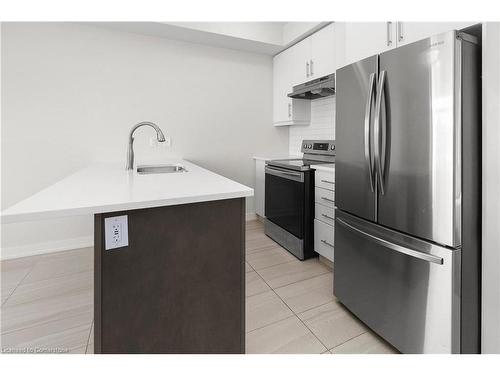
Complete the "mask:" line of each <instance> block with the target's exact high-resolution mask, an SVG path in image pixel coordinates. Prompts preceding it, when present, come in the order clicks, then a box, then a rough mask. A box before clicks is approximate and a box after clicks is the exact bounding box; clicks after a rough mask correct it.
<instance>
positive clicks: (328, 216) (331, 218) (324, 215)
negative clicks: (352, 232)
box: [321, 214, 335, 220]
mask: <svg viewBox="0 0 500 375" xmlns="http://www.w3.org/2000/svg"><path fill="white" fill-rule="evenodd" d="M321 216H323V217H326V218H327V219H330V220H335V218H333V217H331V216H330V215H327V214H321Z"/></svg>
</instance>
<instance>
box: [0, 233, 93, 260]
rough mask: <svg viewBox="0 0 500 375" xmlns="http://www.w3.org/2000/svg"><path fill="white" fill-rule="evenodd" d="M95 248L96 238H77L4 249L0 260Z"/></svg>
mask: <svg viewBox="0 0 500 375" xmlns="http://www.w3.org/2000/svg"><path fill="white" fill-rule="evenodd" d="M92 246H94V237H92V236H86V237H76V238H68V239H65V240H59V241H49V242H43V243H35V244H29V245H23V246H9V247H3V248H2V251H1V253H0V259H1V260H6V259H14V258H23V257H28V256H32V255H40V254H48V253H55V252H58V251H65V250H73V249H80V248H82V247H92Z"/></svg>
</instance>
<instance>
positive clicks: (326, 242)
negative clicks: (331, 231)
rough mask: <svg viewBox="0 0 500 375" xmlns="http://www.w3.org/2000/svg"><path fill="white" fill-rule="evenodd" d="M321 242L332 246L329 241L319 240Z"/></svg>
mask: <svg viewBox="0 0 500 375" xmlns="http://www.w3.org/2000/svg"><path fill="white" fill-rule="evenodd" d="M321 242H323V243H324V244H325V245H328V246H330V247H334V246H333V245H332V244H331V243H330V242H328V241H325V240H321Z"/></svg>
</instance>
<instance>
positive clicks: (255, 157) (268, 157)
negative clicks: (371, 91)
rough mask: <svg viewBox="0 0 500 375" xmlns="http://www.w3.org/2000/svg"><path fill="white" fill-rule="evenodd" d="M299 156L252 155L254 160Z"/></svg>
mask: <svg viewBox="0 0 500 375" xmlns="http://www.w3.org/2000/svg"><path fill="white" fill-rule="evenodd" d="M298 157H300V156H293V155H275V156H262V155H254V156H253V159H254V160H264V161H267V160H273V159H291V158H298Z"/></svg>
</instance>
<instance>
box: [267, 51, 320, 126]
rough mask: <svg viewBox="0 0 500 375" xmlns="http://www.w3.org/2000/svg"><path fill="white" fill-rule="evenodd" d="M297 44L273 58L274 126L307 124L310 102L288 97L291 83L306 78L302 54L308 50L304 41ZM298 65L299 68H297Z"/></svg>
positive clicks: (294, 83)
mask: <svg viewBox="0 0 500 375" xmlns="http://www.w3.org/2000/svg"><path fill="white" fill-rule="evenodd" d="M301 43H302V42H301ZM301 43H299V44H301ZM299 44H297V45H296V46H293V47H291V48H288V49H286V50H284V51H283V52H281V53H280V54H278V55H276V56H275V57H274V60H273V125H274V126H284V125H308V124H309V122H310V117H311V114H310V113H311V105H310V102H309V101H307V100H299V99H291V98H289V97H288V94H289V93H291V92H292V88H293V85H296V84H298V83H303V82H305V81H306V79H307V78H306V69H305V61H306V60H305V58H304V56H303V54H304V53H305V50H308V49H307V44H306V43H304V44H302V45H300V46H299ZM297 46H298V47H297ZM296 47H297V48H296ZM302 62H303V63H302ZM299 65H300V68H301V69H299Z"/></svg>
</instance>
